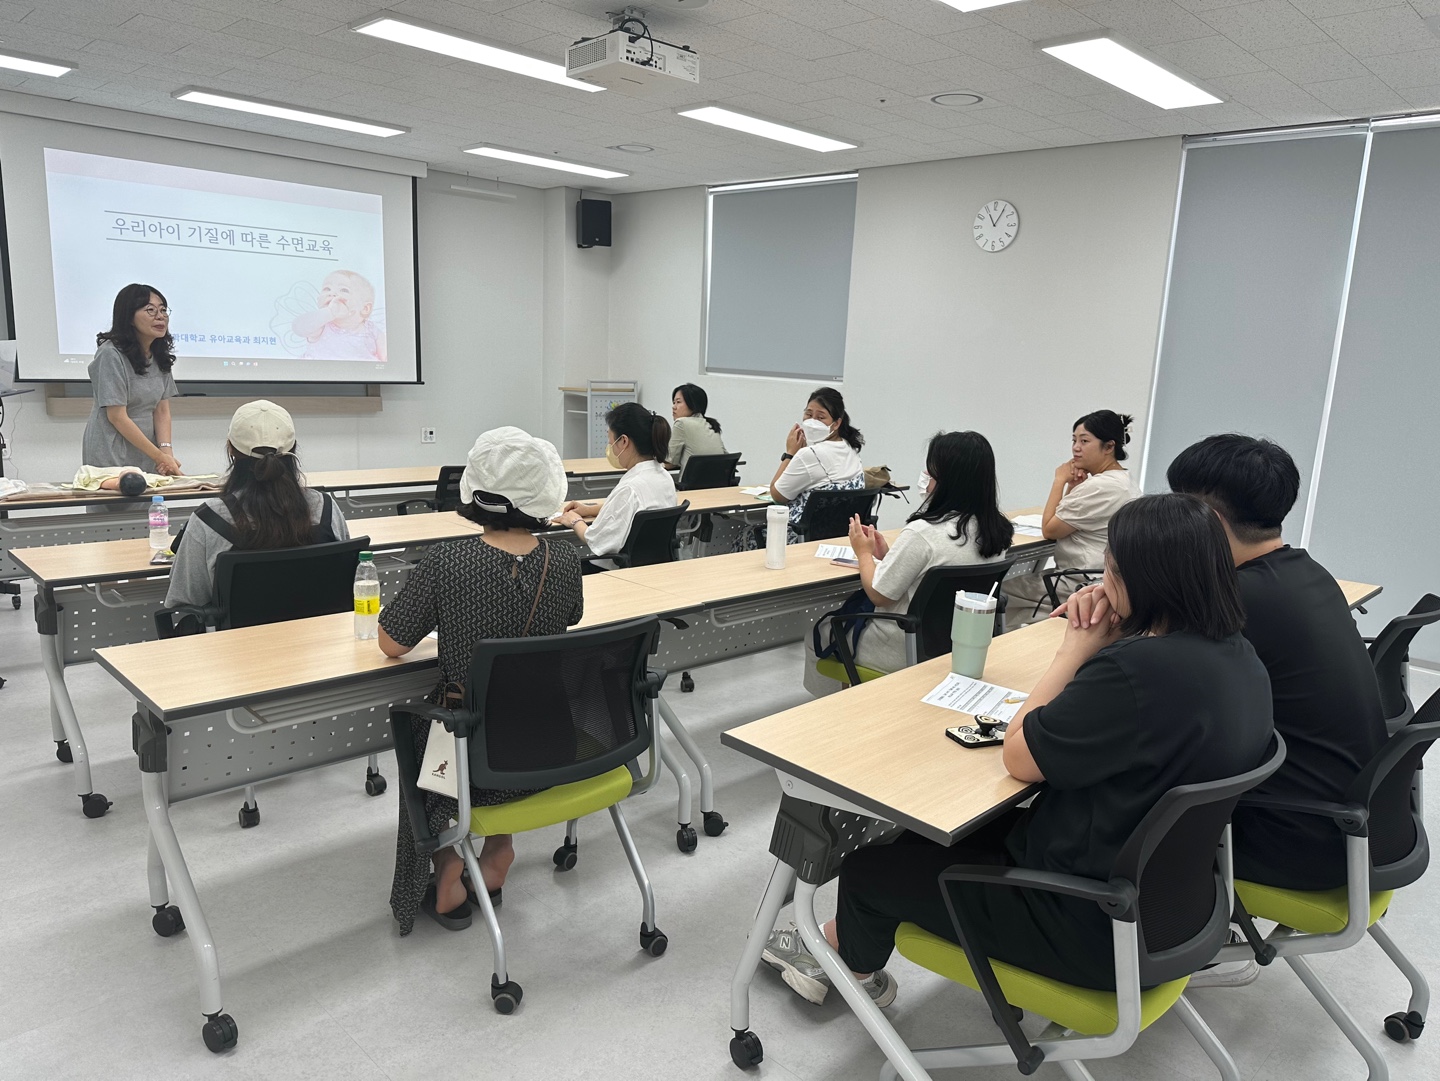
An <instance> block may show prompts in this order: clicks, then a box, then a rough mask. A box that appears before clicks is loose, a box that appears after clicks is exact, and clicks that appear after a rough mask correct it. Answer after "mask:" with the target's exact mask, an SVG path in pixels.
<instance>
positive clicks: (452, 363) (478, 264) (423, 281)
mask: <svg viewBox="0 0 1440 1081" xmlns="http://www.w3.org/2000/svg"><path fill="white" fill-rule="evenodd" d="M465 181H466V178H464V177H459V176H451V175H448V174H444V173H431V174H430V175H429V176H428V177H427V178H426V179H424V180H421V181H420V190H419V232H418V245H419V250H420V323H421V333H422V341H421V358H422V376H423V378H424V380H425V382H424V384H423V385H421V386H393V387H384V388H383V389H382V390H381V395H382V396H383V399H384V409H383V411H382V412H381V413H379V414H378V415H370V416H362V417H332V416H324V417H322V416H297V417H296V418H295V419H296V427H297V429H298V432H299V438H300V449H301V458H302V461H303V462H304V465H305V467H306V468H308V469H347V468H358V467H362V466H384V465H408V464H416V463H434V464H435V465H440V464H444V463H451V462H461V461H463V460H464V455H465V452H466V451H468V450H469V448H470V444H471V443H472V442H474V440H475V437H476V436H477V435H478V434H479V433H480V432H482V431H484V430H485V429H486V428H491V427H495V426H497V425H500V424H516V425H519V426H521V427H525V428H527V429H532V430H535V431H540V430H543V426H544V404H545V403H546V402H548V401H549V400H550V399H552V398H558V393H556V392H554V391H553V390H552V391H551V392H550V393H549V394H546V393H545V392H544V391H543V390H542V384H543V381H542V357H543V352H544V342H543V337H544V334H543V324H544V320H543V313H544V308H545V258H546V249H545V246H544V243H543V238H544V206H543V196H544V195H545V193H543V192H541V191H537V190H535V189H532V188H521V187H511V186H508V185H507V186H504V188H503V190H505V191H508V192H513V193H514V194H515V195H516V198H515V199H514V200H513V201H490V200H483V199H478V198H475V197H473V196H466V195H461V194H457V193H454V192H451V191H450V185H451V184H452V183H457V182H465ZM10 212H11V213H14V212H15V211H14V209H13V208H11V211H10ZM581 254H585V253H581ZM11 269H12V273H15V274H20V273H24V268H23V267H14V266H12V268H11ZM162 288H163V284H162ZM97 329H99V328H97ZM9 401H10V412H9V414H8V419H7V421H6V424H5V430H6V436H7V438H8V439H9V441H10V442H11V444H12V450H13V453H12V455H11V460H7V462H6V466H5V472H6V474H7V475H9V476H19V477H21V478H23V479H30V480H54V479H62V478H68V477H70V476H72V475H73V474H74V472H75V468H76V466H77V465H79V464H80V462H79V453H80V441H81V433H82V432H83V430H84V427H85V421H84V420H81V419H74V420H70V419H60V418H55V417H49V416H47V415H46V414H45V402H44V398H43V391H41V390H40V389H37V390H36V392H35V393H34V394H27V395H24V396H22V397H19V398H11V399H10V400H9ZM227 426H228V419H225V418H219V417H203V418H200V417H196V418H184V417H179V418H177V419H176V422H175V447H176V453H177V454H178V456H179V457H180V460H181V462H182V463H183V464H184V466H185V468H186V469H187V470H190V471H195V472H213V471H219V470H221V469H223V467H224V444H225V431H226V428H227ZM422 426H429V427H433V428H435V429H437V432H436V436H437V442H436V444H435V445H434V446H427V445H422V444H421V442H420V428H421V427H422Z"/></svg>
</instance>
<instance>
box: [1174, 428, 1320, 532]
mask: <svg viewBox="0 0 1440 1081" xmlns="http://www.w3.org/2000/svg"><path fill="white" fill-rule="evenodd" d="M1165 479H1166V481H1168V482H1169V484H1170V489H1171V491H1175V492H1188V493H1189V494H1190V495H1198V496H1199V497H1200V498H1201V499H1203V500H1205V502H1207V503H1209V504H1210V505H1211V506H1212V507H1214V508H1215V512H1216V513H1217V514H1219V515H1220V517H1222V518H1224V519H1225V521H1227V522H1229V523H1230V529H1231V532H1233V533H1234V534H1235V538H1236V539H1237V540H1239V541H1240V542H1241V543H1243V544H1255V543H1257V542H1259V541H1267V540H1274V539H1275V538H1276V537H1278V536H1280V526H1281V524H1282V523H1283V522H1284V521H1285V515H1287V514H1289V513H1290V508H1291V507H1293V506H1295V500H1296V499H1297V498H1299V495H1300V470H1299V469H1297V468H1296V467H1295V459H1294V458H1292V457H1290V455H1289V453H1288V452H1287V451H1286V450H1285V448H1284V447H1282V446H1280V444H1279V443H1272V442H1271V441H1270V440H1268V439H1256V438H1254V437H1253V436H1248V435H1240V434H1239V433H1237V432H1231V433H1229V434H1228V435H1212V436H1209V437H1208V438H1205V439H1202V440H1200V442H1198V443H1192V444H1191V445H1190V446H1188V447H1186V448H1185V449H1184V450H1182V451H1181V452H1180V453H1179V454H1178V455H1176V456H1175V460H1174V461H1173V462H1171V463H1170V468H1169V469H1167V470H1166V471H1165Z"/></svg>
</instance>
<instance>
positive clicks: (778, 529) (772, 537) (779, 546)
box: [765, 505, 790, 570]
mask: <svg viewBox="0 0 1440 1081" xmlns="http://www.w3.org/2000/svg"><path fill="white" fill-rule="evenodd" d="M789 528H790V508H789V507H781V506H778V505H777V506H773V507H766V508H765V566H766V567H768V568H770V569H771V570H780V569H781V568H782V567H784V566H785V534H786V532H787V531H788V530H789Z"/></svg>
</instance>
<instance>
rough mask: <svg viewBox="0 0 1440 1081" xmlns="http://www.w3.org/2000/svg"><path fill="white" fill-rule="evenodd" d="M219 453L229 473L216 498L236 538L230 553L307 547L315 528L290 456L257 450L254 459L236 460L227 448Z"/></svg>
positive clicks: (297, 465)
mask: <svg viewBox="0 0 1440 1081" xmlns="http://www.w3.org/2000/svg"><path fill="white" fill-rule="evenodd" d="M225 449H226V451H227V452H228V453H229V455H230V472H229V473H228V474H226V476H225V486H224V488H223V489H222V490H221V493H220V498H221V499H223V500H224V501H225V506H226V508H227V509H228V510H229V511H230V515H231V517H232V518H234V519H235V532H236V533H238V534H239V535H240V543H238V544H237V545H235V547H236V548H239V549H246V550H264V549H271V548H298V547H300V546H301V545H305V544H309V543H311V541H312V540H313V539H314V529H315V526H314V523H313V522H312V521H311V520H310V502H309V500H308V499H306V498H305V486H304V484H302V483H301V475H300V459H298V458H297V457H296V456H295V451H294V450H293V449H292V450H291V451H290V453H289V454H280V453H278V452H276V451H275V450H274V449H273V448H271V447H257V448H256V450H255V453H254V455H250V454H242V453H241V452H240V451H238V450H236V449H235V448H234V446H232V445H231V444H230V443H228V442H227V443H226V444H225Z"/></svg>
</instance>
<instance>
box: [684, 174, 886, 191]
mask: <svg viewBox="0 0 1440 1081" xmlns="http://www.w3.org/2000/svg"><path fill="white" fill-rule="evenodd" d="M859 176H860V174H859V173H826V174H825V175H824V176H788V177H786V178H785V179H784V180H752V181H747V182H746V183H743V184H716V185H714V186H713V187H711V189H710V191H711V192H712V193H714V192H726V191H757V190H759V189H761V188H797V187H800V186H801V185H803V184H838V183H840V182H842V181H846V180H856V179H859Z"/></svg>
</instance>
